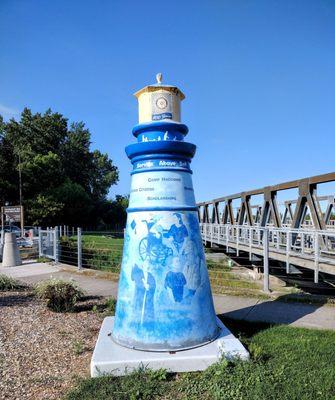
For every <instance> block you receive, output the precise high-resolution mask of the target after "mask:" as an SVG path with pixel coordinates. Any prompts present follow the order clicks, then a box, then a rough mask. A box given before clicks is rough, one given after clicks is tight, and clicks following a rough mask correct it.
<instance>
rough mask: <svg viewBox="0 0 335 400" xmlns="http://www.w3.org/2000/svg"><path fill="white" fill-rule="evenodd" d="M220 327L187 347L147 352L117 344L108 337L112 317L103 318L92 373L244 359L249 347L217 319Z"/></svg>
mask: <svg viewBox="0 0 335 400" xmlns="http://www.w3.org/2000/svg"><path fill="white" fill-rule="evenodd" d="M217 321H218V325H219V326H220V328H221V333H220V335H219V337H218V338H217V339H216V340H214V341H213V342H211V343H209V344H206V345H204V346H200V347H197V348H194V349H190V350H184V351H177V352H175V353H173V352H149V351H140V350H132V349H128V348H126V347H123V346H120V345H118V344H116V343H115V342H114V341H113V340H112V337H111V332H112V330H113V324H114V317H107V318H105V319H104V321H103V323H102V326H101V329H100V333H99V336H98V340H97V343H96V346H95V349H94V352H93V356H92V360H91V376H92V377H98V376H103V375H116V376H121V375H125V374H127V373H129V372H131V371H133V370H135V369H137V368H139V367H141V366H143V367H147V368H151V369H155V370H157V369H160V368H164V369H166V370H168V371H170V372H190V371H203V370H205V369H206V368H207V367H209V366H210V365H211V364H214V363H215V362H217V361H219V360H220V359H221V358H222V357H224V358H227V359H232V358H235V357H238V358H241V359H244V360H247V359H248V358H249V353H248V351H247V350H246V349H245V348H244V347H243V345H242V343H241V342H240V341H239V340H238V339H237V338H236V337H235V336H234V335H233V334H232V333H231V332H230V331H229V329H227V328H226V327H225V326H224V325H223V323H222V322H221V321H220V320H219V319H217Z"/></svg>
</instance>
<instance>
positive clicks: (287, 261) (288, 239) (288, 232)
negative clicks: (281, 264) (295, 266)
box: [286, 231, 291, 274]
mask: <svg viewBox="0 0 335 400" xmlns="http://www.w3.org/2000/svg"><path fill="white" fill-rule="evenodd" d="M290 250H291V232H290V231H287V233H286V273H287V274H290V273H291V267H290Z"/></svg>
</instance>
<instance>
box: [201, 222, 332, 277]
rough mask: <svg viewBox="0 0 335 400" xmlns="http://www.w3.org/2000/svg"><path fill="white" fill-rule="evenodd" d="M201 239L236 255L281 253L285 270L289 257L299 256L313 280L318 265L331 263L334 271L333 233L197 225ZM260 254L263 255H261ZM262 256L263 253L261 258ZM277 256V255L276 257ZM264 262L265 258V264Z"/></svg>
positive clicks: (290, 260) (243, 226)
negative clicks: (307, 263) (310, 270)
mask: <svg viewBox="0 0 335 400" xmlns="http://www.w3.org/2000/svg"><path fill="white" fill-rule="evenodd" d="M200 229H201V235H202V239H203V240H204V241H206V242H210V243H211V245H213V244H217V245H223V246H226V247H227V248H229V247H233V248H234V249H235V250H236V253H237V256H238V255H239V252H240V250H243V251H247V252H249V258H250V259H251V257H252V254H253V253H255V254H256V252H257V254H260V251H262V252H263V253H264V251H265V253H266V254H269V252H271V255H272V256H273V257H272V258H277V257H276V254H277V255H280V256H281V257H280V260H282V259H283V257H282V256H283V255H285V261H286V272H287V273H290V264H291V263H292V258H293V257H299V258H302V259H304V260H306V261H308V262H309V263H310V264H311V263H313V266H314V282H315V283H317V282H318V279H319V264H320V263H321V262H322V263H326V264H329V265H333V266H334V274H335V232H334V231H317V230H306V229H290V228H275V227H266V228H261V227H259V226H245V225H220V224H206V223H201V224H200ZM263 255H264V254H263ZM265 258H266V255H265V257H264V259H265ZM277 259H278V258H277ZM266 262H267V261H266V260H265V263H266Z"/></svg>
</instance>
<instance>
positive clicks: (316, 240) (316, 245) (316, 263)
mask: <svg viewBox="0 0 335 400" xmlns="http://www.w3.org/2000/svg"><path fill="white" fill-rule="evenodd" d="M314 283H319V234H318V232H315V233H314Z"/></svg>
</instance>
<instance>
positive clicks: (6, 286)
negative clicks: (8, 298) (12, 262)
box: [0, 274, 25, 292]
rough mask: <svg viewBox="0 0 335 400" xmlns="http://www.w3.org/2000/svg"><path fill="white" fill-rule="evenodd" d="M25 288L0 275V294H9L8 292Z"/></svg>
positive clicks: (13, 280)
mask: <svg viewBox="0 0 335 400" xmlns="http://www.w3.org/2000/svg"><path fill="white" fill-rule="evenodd" d="M24 288H25V286H24V285H23V284H22V283H20V282H18V281H17V280H15V279H13V278H11V277H9V276H7V275H4V274H0V292H7V291H8V292H10V291H16V290H22V289H24Z"/></svg>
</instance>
